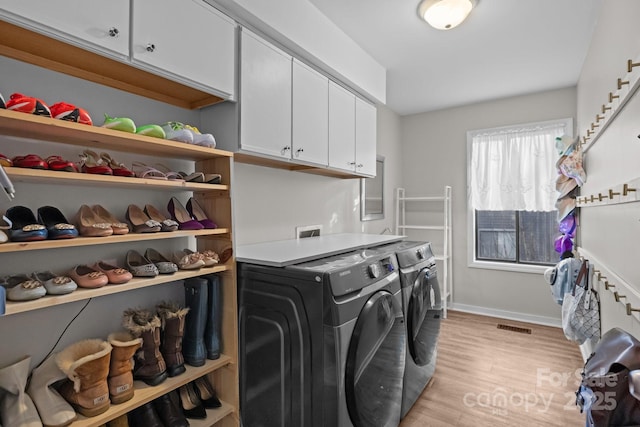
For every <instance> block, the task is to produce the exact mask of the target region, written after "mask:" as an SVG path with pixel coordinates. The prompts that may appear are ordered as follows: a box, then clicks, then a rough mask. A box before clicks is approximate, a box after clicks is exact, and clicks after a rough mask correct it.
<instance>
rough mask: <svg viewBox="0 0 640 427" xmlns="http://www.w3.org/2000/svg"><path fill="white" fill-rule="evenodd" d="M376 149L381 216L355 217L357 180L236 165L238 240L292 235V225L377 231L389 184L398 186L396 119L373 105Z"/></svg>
mask: <svg viewBox="0 0 640 427" xmlns="http://www.w3.org/2000/svg"><path fill="white" fill-rule="evenodd" d="M377 132H378V143H377V144H378V145H377V147H378V154H380V155H382V156H384V157H385V182H384V186H385V195H384V196H385V218H384V219H381V220H374V221H366V222H361V221H360V180H359V179H338V178H328V177H323V176H318V175H312V174H306V173H303V172H293V171H287V170H280V169H272V168H267V167H262V166H254V165H247V164H238V163H236V164H235V171H234V177H235V182H234V193H233V199H234V225H235V239H236V243H237V244H248V243H257V242H264V241H269V240H284V239H293V238H295V227H296V226H300V225H315V224H321V225H322V226H323V233H324V234H334V233H353V232H366V233H373V234H379V233H382V232H383V231H384V230H385V229H386V228H392V227H393V221H394V220H393V189H394V188H396V187H398V186H399V185H400V179H401V170H402V168H401V163H400V162H401V155H400V151H401V150H400V118H399V117H398V116H397V115H396V114H395V113H393V112H392V111H391V110H389V109H388V108H386V107H384V106H378V126H377Z"/></svg>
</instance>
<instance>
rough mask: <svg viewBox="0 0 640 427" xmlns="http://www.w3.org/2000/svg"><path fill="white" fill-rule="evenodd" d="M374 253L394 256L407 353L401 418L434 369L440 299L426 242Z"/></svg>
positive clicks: (433, 261)
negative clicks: (398, 269)
mask: <svg viewBox="0 0 640 427" xmlns="http://www.w3.org/2000/svg"><path fill="white" fill-rule="evenodd" d="M374 250H377V251H380V253H382V254H387V253H389V252H393V253H395V254H396V257H397V260H398V265H399V267H400V281H401V284H402V308H403V311H404V316H405V319H406V322H405V323H406V328H407V352H406V363H405V373H404V385H403V391H402V417H404V416H405V415H407V413H408V412H409V410H410V409H411V407H412V406H413V404H414V403H415V402H416V400H417V399H418V397H419V396H420V395H421V394H422V392H423V390H424V388H425V387H426V385H427V384H428V383H429V381H430V380H431V377H432V376H433V374H434V372H435V369H436V356H437V346H438V335H439V334H440V321H441V319H442V299H441V293H440V286H439V284H438V272H437V268H436V259H435V256H434V255H433V251H432V250H431V244H430V243H428V242H412V241H402V242H398V243H392V244H390V245H384V246H380V247H377V248H374Z"/></svg>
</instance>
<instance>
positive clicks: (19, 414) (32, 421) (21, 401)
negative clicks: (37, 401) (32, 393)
mask: <svg viewBox="0 0 640 427" xmlns="http://www.w3.org/2000/svg"><path fill="white" fill-rule="evenodd" d="M30 363H31V357H30V356H27V357H25V358H24V359H22V360H21V361H19V362H17V363H15V364H13V365H10V366H7V367H6V368H2V369H0V389H3V390H5V391H6V393H4V397H3V398H2V401H1V402H0V419H1V420H2V425H3V426H4V427H42V422H40V417H39V416H38V411H37V410H36V407H35V405H34V404H33V401H31V398H30V397H29V395H28V394H27V393H25V392H24V388H25V386H26V385H27V377H28V376H29V365H30Z"/></svg>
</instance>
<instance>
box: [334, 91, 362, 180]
mask: <svg viewBox="0 0 640 427" xmlns="http://www.w3.org/2000/svg"><path fill="white" fill-rule="evenodd" d="M355 102H356V97H355V95H354V94H352V93H351V92H348V91H347V90H345V89H343V88H342V87H340V86H338V85H337V84H335V83H333V82H329V166H330V167H332V168H336V169H341V170H347V171H351V172H354V171H355V166H356V160H355V152H356V151H355V147H356V106H355Z"/></svg>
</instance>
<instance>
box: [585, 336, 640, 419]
mask: <svg viewBox="0 0 640 427" xmlns="http://www.w3.org/2000/svg"><path fill="white" fill-rule="evenodd" d="M637 369H640V342H639V341H638V340H636V339H635V338H634V337H633V336H632V335H631V334H629V333H628V332H625V331H624V330H622V329H619V328H613V329H610V330H609V331H608V332H607V333H605V334H604V335H603V336H602V340H601V341H600V342H599V343H598V345H597V346H596V348H595V351H594V353H593V354H592V355H591V357H589V360H587V363H585V365H584V369H583V371H582V382H581V384H580V388H579V389H578V391H577V393H576V396H577V399H576V404H577V405H578V407H579V408H580V412H585V413H586V419H587V423H586V425H587V427H609V426H625V427H627V426H638V425H640V401H639V400H638V396H637V395H638V389H640V384H638V380H637V377H636V374H638V373H639V371H636V370H637ZM634 396H635V397H634Z"/></svg>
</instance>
